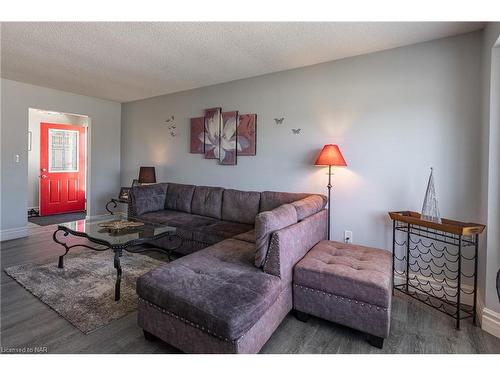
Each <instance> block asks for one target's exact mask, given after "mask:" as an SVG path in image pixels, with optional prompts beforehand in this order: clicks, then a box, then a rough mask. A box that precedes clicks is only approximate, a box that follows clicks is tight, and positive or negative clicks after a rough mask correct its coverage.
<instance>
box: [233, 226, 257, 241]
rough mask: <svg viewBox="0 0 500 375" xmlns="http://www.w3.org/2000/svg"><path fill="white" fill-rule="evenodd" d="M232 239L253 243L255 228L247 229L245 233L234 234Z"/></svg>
mask: <svg viewBox="0 0 500 375" xmlns="http://www.w3.org/2000/svg"><path fill="white" fill-rule="evenodd" d="M234 239H236V240H240V241H246V242H251V243H255V229H252V230H249V231H248V232H245V233H241V234H238V235H236V236H234Z"/></svg>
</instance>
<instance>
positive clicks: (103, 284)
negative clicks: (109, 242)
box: [4, 251, 165, 333]
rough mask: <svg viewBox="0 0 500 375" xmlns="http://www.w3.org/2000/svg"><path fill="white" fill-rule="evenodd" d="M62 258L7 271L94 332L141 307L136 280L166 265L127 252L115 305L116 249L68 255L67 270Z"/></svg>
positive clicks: (84, 329) (85, 330) (73, 321)
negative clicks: (114, 259) (59, 260)
mask: <svg viewBox="0 0 500 375" xmlns="http://www.w3.org/2000/svg"><path fill="white" fill-rule="evenodd" d="M57 260H58V257H57V256H55V257H54V259H53V260H52V261H50V262H49V263H45V264H23V265H20V266H12V267H8V268H6V269H5V270H4V271H5V272H6V273H7V274H8V275H9V276H11V277H12V278H14V279H15V280H16V281H17V282H18V283H19V284H21V285H22V286H23V287H24V288H26V289H27V290H28V291H30V292H31V293H32V294H33V295H35V296H36V297H38V298H39V299H40V300H41V301H42V302H44V303H46V304H47V305H48V306H50V307H51V308H52V309H54V310H55V311H56V312H57V313H59V314H60V315H61V316H62V317H64V318H65V319H66V320H67V321H69V322H70V323H71V324H73V325H74V326H75V327H76V328H78V329H79V330H80V331H82V332H83V333H89V332H92V331H94V330H96V329H98V328H100V327H102V326H105V325H107V324H109V323H110V322H112V321H113V320H116V319H119V318H121V317H123V316H125V315H127V314H129V313H131V312H132V311H135V310H136V309H137V294H136V291H135V285H136V280H137V278H138V277H139V276H141V275H143V274H145V273H146V272H148V271H149V270H151V269H153V268H156V267H158V266H160V265H161V264H164V263H165V261H162V260H157V259H153V258H151V257H149V256H147V255H143V254H130V253H127V252H126V251H124V252H123V256H122V257H121V258H120V262H121V266H122V270H123V274H122V280H121V298H120V301H118V302H115V300H114V293H115V281H116V270H115V269H114V267H113V252H112V251H103V252H97V251H88V252H81V253H77V254H71V253H70V254H68V255H67V256H65V257H64V268H57Z"/></svg>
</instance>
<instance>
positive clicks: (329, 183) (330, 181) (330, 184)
mask: <svg viewBox="0 0 500 375" xmlns="http://www.w3.org/2000/svg"><path fill="white" fill-rule="evenodd" d="M326 187H327V188H328V241H330V216H331V212H330V207H331V203H330V202H331V191H332V166H331V165H329V166H328V185H327V186H326Z"/></svg>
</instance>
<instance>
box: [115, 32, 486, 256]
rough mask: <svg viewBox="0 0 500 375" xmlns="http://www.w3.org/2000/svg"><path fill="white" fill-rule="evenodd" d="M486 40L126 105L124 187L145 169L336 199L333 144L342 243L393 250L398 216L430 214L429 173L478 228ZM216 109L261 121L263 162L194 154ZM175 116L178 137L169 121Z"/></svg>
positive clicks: (335, 228)
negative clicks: (199, 121)
mask: <svg viewBox="0 0 500 375" xmlns="http://www.w3.org/2000/svg"><path fill="white" fill-rule="evenodd" d="M481 38H482V34H481V33H480V32H477V33H471V34H466V35H461V36H457V37H452V38H447V39H442V40H437V41H432V42H427V43H422V44H418V45H414V46H408V47H402V48H397V49H393V50H389V51H383V52H378V53H373V54H369V55H363V56H358V57H353V58H348V59H344V60H339V61H334V62H330V63H325V64H320V65H316V66H312V67H307V68H301V69H295V70H291V71H286V72H279V73H274V74H269V75H265V76H261V77H255V78H250V79H245V80H239V81H234V82H230V83H225V84H221V85H215V86H209V87H205V88H201V89H196V90H190V91H186V92H181V93H175V94H170V95H164V96H160V97H155V98H151V99H147V100H141V101H136V102H131V103H126V104H123V105H122V143H121V161H122V174H121V180H122V185H129V184H130V183H131V181H132V179H133V178H135V177H136V176H137V173H138V170H139V166H140V165H155V166H156V167H157V177H158V179H159V180H160V181H175V182H181V183H193V184H206V185H220V186H225V187H233V188H240V189H246V190H252V189H253V190H281V191H306V192H323V193H326V184H327V176H326V174H325V173H326V170H324V169H322V168H318V167H315V166H314V165H313V163H314V159H315V157H316V155H317V153H318V152H319V150H320V149H321V147H322V146H323V144H325V143H337V144H339V145H340V148H341V150H342V152H343V153H344V156H345V159H346V160H347V163H348V168H346V169H341V170H339V171H337V172H336V175H335V176H334V181H333V184H334V190H333V197H334V198H333V225H332V236H333V239H335V240H340V239H342V238H343V231H344V230H345V229H349V230H352V231H353V232H354V241H355V242H356V243H360V244H367V245H374V246H380V247H383V248H390V243H391V230H390V226H391V224H390V221H389V219H388V216H387V211H389V210H402V209H409V210H416V211H419V210H420V209H421V205H422V201H423V197H424V192H425V189H426V184H427V178H428V174H429V167H430V166H433V167H434V168H435V178H436V184H437V186H436V187H437V193H438V197H439V202H440V209H441V213H442V215H443V216H445V217H450V218H455V219H459V220H460V219H461V220H470V221H476V220H477V221H479V219H480V213H481V212H480V211H481V210H480V207H479V196H480V183H479V182H480V180H481V168H479V166H480V163H481V158H480V152H479V150H480V149H481V147H482V144H481V141H482V139H481V135H480V133H479V132H478V128H477V127H478V124H479V121H480V116H481V113H480V74H481V72H480V69H481V65H480V62H481V56H480V55H481ZM214 106H221V107H222V108H223V109H224V110H239V111H241V112H242V113H257V115H258V125H257V127H258V130H257V136H258V139H257V156H255V157H239V158H238V165H237V166H219V165H217V164H216V162H215V161H213V160H204V159H203V158H202V156H201V155H193V154H189V153H188V150H189V149H188V142H189V118H190V117H196V116H200V115H202V114H203V109H205V108H210V107H214ZM171 115H174V116H175V119H176V123H177V128H178V136H177V137H175V138H172V137H170V136H169V130H168V129H167V126H166V124H165V120H166V119H167V118H168V117H170V116H171ZM282 116H284V117H285V121H284V123H283V125H276V124H275V122H274V120H273V119H274V118H275V117H282ZM291 128H301V129H302V132H301V135H293V134H292V132H291Z"/></svg>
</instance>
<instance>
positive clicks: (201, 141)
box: [189, 117, 205, 154]
mask: <svg viewBox="0 0 500 375" xmlns="http://www.w3.org/2000/svg"><path fill="white" fill-rule="evenodd" d="M190 126H191V133H190V138H189V152H190V153H191V154H204V153H205V117H194V118H192V119H191V120H190Z"/></svg>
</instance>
